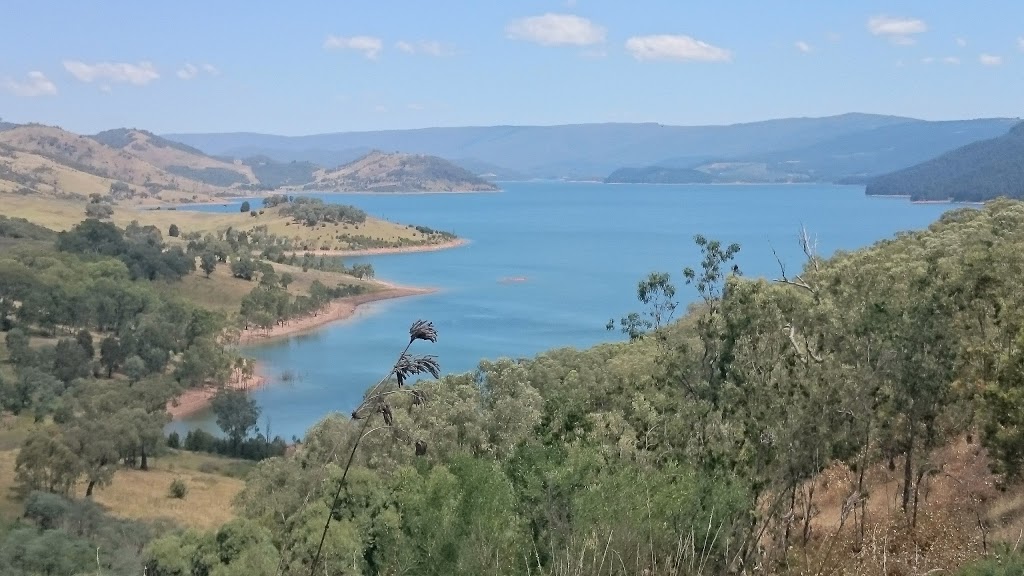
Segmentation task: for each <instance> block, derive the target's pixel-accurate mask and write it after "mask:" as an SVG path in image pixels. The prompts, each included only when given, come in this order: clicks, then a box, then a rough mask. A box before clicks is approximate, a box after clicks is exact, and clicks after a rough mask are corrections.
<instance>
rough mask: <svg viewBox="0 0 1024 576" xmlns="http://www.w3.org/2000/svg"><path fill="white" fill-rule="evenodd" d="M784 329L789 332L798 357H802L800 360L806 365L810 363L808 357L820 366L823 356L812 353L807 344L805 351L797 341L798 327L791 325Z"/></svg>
mask: <svg viewBox="0 0 1024 576" xmlns="http://www.w3.org/2000/svg"><path fill="white" fill-rule="evenodd" d="M783 328H785V329H787V330H789V342H790V343H791V344H792V345H793V349H794V350H796V353H797V355H798V356H799V357H800V360H801V361H803V363H804V365H807V364H808V363H809V362H808V360H807V358H808V357H810V359H811V360H814V361H815V362H817V363H819V364H820V363H821V361H822V360H821V356H819V355H817V354H815V353H814V352H812V351H811V347H810V346H809V345H806V344H805V346H804V348H803V349H801V348H800V343H799V342H797V340H796V326H794V325H793V324H792V323H789V324H786V325H785V326H783Z"/></svg>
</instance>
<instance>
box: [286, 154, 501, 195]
mask: <svg viewBox="0 0 1024 576" xmlns="http://www.w3.org/2000/svg"><path fill="white" fill-rule="evenodd" d="M315 178H316V179H315V181H314V182H312V183H310V184H307V185H306V186H305V189H307V190H337V191H354V192H361V191H374V192H449V191H452V192H468V191H474V190H497V189H498V188H497V186H495V185H494V184H491V183H490V182H488V181H486V180H484V179H483V178H480V177H478V176H476V175H475V174H473V173H472V172H470V171H468V170H466V169H465V168H460V167H458V166H456V165H454V164H452V163H451V162H449V161H447V160H445V159H443V158H438V157H436V156H426V155H423V154H397V153H396V154H385V153H383V152H380V151H376V150H375V151H373V152H370V153H369V154H367V155H365V156H363V157H362V158H359V159H357V160H355V161H353V162H350V163H348V164H346V165H344V166H341V167H339V168H336V169H334V170H321V171H318V172H317V173H316V174H315Z"/></svg>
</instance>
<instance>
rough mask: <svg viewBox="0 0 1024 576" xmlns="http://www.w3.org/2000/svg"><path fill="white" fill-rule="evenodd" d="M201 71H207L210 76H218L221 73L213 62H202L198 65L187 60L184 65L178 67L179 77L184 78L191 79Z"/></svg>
mask: <svg viewBox="0 0 1024 576" xmlns="http://www.w3.org/2000/svg"><path fill="white" fill-rule="evenodd" d="M200 72H205V73H207V74H209V75H210V76H217V75H219V74H220V70H219V69H218V68H217V67H216V66H214V65H213V64H201V65H199V66H196V65H195V64H192V63H191V62H186V63H185V65H184V66H182V67H181V68H179V69H178V72H177V75H178V78H181V79H182V80H191V79H193V78H195V77H196V76H198V75H199V73H200Z"/></svg>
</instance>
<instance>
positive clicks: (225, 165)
mask: <svg viewBox="0 0 1024 576" xmlns="http://www.w3.org/2000/svg"><path fill="white" fill-rule="evenodd" d="M90 138H92V139H93V140H96V141H97V142H100V143H101V144H104V145H106V146H109V147H111V148H114V149H116V150H123V151H125V152H127V153H129V154H131V155H132V156H135V157H137V158H140V159H142V160H145V161H146V162H148V163H150V164H152V165H153V166H156V167H158V168H162V169H163V170H165V171H167V172H169V173H170V174H173V175H175V176H179V177H183V178H188V179H191V180H196V181H199V182H204V183H206V184H210V185H212V186H218V187H229V186H232V185H234V184H255V183H257V179H256V176H255V175H254V174H253V171H252V169H251V168H250V167H249V166H247V165H245V164H244V163H242V162H240V161H239V162H226V161H224V160H218V159H216V158H213V157H210V156H207V155H206V154H204V153H202V152H201V151H199V150H197V149H195V148H192V147H190V146H186V145H184V144H181V143H179V142H174V141H172V140H168V139H166V138H161V137H160V136H157V135H155V134H153V133H151V132H147V131H145V130H135V129H128V128H119V129H115V130H107V131H104V132H100V133H99V134H95V135H93V136H90Z"/></svg>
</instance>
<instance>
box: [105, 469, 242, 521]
mask: <svg viewBox="0 0 1024 576" xmlns="http://www.w3.org/2000/svg"><path fill="white" fill-rule="evenodd" d="M189 456H193V457H196V456H198V455H189ZM209 458H211V459H212V458H214V457H212V456H211V457H209ZM176 462H177V463H176ZM177 478H180V479H181V480H183V481H184V482H185V485H186V486H188V494H186V495H185V497H184V498H181V499H178V498H171V497H170V496H169V488H170V485H171V482H172V481H174V480H175V479H177ZM244 484H245V483H244V482H243V481H242V480H241V479H238V478H230V477H227V476H223V475H220V474H211V473H208V472H201V471H199V470H197V469H196V468H193V467H191V466H190V467H186V466H183V465H181V464H180V461H176V459H175V457H173V456H172V457H169V458H162V459H157V460H153V461H152V462H151V464H150V470H147V471H145V472H143V471H140V470H130V469H125V470H119V471H118V472H117V474H115V475H114V481H113V482H112V483H111V484H110V486H107V487H105V488H103V489H101V490H97V491H96V492H95V494H94V496H93V497H94V498H95V500H96V502H98V503H100V504H102V505H103V506H104V507H106V508H107V509H108V510H109V511H110V513H111V514H113V515H114V516H118V517H120V518H129V519H132V520H156V519H160V518H166V519H169V520H172V521H173V522H175V523H177V524H180V525H182V526H189V527H193V528H204V529H206V528H215V527H217V526H220V525H221V524H224V523H225V522H227V521H229V520H231V519H232V518H234V512H233V511H232V509H231V502H232V501H233V500H234V498H235V495H236V494H238V492H239V491H240V490H241V489H242V487H243V486H244Z"/></svg>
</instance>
